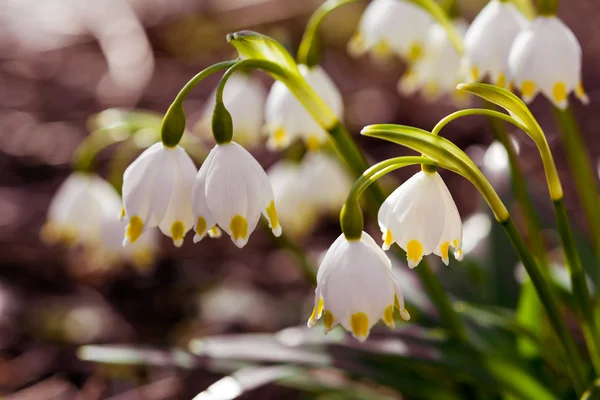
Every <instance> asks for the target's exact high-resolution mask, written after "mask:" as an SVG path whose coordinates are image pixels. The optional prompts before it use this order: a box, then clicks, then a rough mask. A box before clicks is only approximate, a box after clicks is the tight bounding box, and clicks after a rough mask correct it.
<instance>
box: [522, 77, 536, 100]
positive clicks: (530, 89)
mask: <svg viewBox="0 0 600 400" xmlns="http://www.w3.org/2000/svg"><path fill="white" fill-rule="evenodd" d="M534 92H535V83H533V82H532V81H525V82H523V84H522V85H521V93H522V94H523V96H525V97H531V96H533V93H534Z"/></svg>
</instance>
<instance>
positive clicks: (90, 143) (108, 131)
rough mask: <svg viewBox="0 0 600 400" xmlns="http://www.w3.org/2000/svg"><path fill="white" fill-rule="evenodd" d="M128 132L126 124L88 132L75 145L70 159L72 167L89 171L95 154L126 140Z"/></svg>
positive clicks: (76, 169)
mask: <svg viewBox="0 0 600 400" xmlns="http://www.w3.org/2000/svg"><path fill="white" fill-rule="evenodd" d="M129 132H130V131H129V127H128V126H127V125H125V124H115V125H113V126H110V127H105V128H99V129H97V130H95V131H94V132H92V133H90V134H89V135H88V136H87V137H86V138H85V139H83V141H82V142H81V143H80V144H79V146H77V149H76V150H75V154H73V159H72V161H71V164H72V165H73V169H74V170H75V171H80V172H91V171H92V169H93V161H94V158H95V157H96V154H98V153H99V152H100V151H102V150H103V149H105V148H107V147H108V146H111V145H113V144H115V143H119V142H122V141H124V140H127V139H128V138H129V136H130V133H129Z"/></svg>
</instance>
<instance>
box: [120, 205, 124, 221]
mask: <svg viewBox="0 0 600 400" xmlns="http://www.w3.org/2000/svg"><path fill="white" fill-rule="evenodd" d="M123 218H125V207H121V212H120V213H119V219H123Z"/></svg>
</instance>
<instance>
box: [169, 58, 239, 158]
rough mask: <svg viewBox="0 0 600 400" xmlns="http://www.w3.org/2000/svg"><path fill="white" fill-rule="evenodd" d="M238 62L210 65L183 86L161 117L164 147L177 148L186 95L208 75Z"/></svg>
mask: <svg viewBox="0 0 600 400" xmlns="http://www.w3.org/2000/svg"><path fill="white" fill-rule="evenodd" d="M237 62H238V60H231V61H222V62H220V63H216V64H214V65H211V66H210V67H208V68H205V69H204V70H202V71H200V72H199V73H197V74H196V75H195V76H194V77H193V78H192V79H190V80H189V81H188V83H186V84H185V86H184V87H183V88H181V90H180V91H179V93H178V94H177V96H176V97H175V100H173V102H172V103H171V105H170V106H169V109H168V110H167V112H166V113H165V116H164V117H163V120H162V124H161V127H160V131H161V140H162V142H163V143H164V145H165V146H168V147H174V146H177V144H178V143H179V141H180V140H181V136H183V132H184V131H185V113H184V112H183V102H184V100H185V99H186V97H187V95H188V93H189V92H190V91H191V90H192V89H193V88H194V87H195V86H196V85H197V84H199V83H200V82H201V81H202V80H203V79H204V78H206V77H207V76H209V75H212V74H214V73H215V72H219V71H221V70H224V69H227V68H229V67H231V66H233V65H234V64H235V63H237Z"/></svg>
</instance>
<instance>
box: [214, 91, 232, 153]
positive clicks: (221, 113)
mask: <svg viewBox="0 0 600 400" xmlns="http://www.w3.org/2000/svg"><path fill="white" fill-rule="evenodd" d="M212 131H213V136H214V138H215V141H216V142H217V144H225V143H229V142H231V139H232V138H233V120H232V119H231V114H230V113H229V111H227V108H225V104H223V102H221V101H218V102H217V103H216V104H215V109H214V111H213V115H212Z"/></svg>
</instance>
